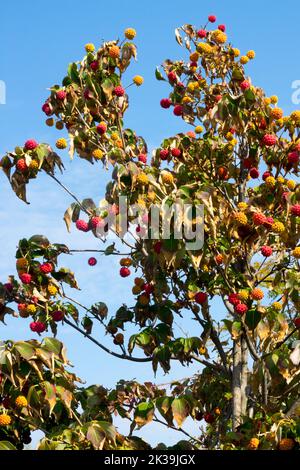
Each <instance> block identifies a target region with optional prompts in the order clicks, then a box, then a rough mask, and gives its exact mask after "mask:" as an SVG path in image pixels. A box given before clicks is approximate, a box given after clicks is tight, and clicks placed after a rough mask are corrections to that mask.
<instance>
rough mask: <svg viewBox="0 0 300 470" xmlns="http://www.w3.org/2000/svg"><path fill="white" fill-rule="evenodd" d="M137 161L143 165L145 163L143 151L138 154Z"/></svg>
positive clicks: (145, 158)
mask: <svg viewBox="0 0 300 470" xmlns="http://www.w3.org/2000/svg"><path fill="white" fill-rule="evenodd" d="M138 161H139V162H141V163H143V164H144V165H146V163H147V155H145V154H144V153H140V154H139V156H138Z"/></svg>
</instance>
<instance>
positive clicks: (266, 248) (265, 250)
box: [260, 245, 273, 258]
mask: <svg viewBox="0 0 300 470" xmlns="http://www.w3.org/2000/svg"><path fill="white" fill-rule="evenodd" d="M260 252H261V254H262V255H263V256H265V257H266V258H268V257H269V256H272V253H273V250H272V248H271V247H270V246H267V245H264V246H262V247H261V250H260Z"/></svg>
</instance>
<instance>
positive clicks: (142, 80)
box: [132, 75, 144, 86]
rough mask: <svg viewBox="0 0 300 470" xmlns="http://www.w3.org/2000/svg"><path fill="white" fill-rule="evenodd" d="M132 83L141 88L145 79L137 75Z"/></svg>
mask: <svg viewBox="0 0 300 470" xmlns="http://www.w3.org/2000/svg"><path fill="white" fill-rule="evenodd" d="M132 81H133V83H135V85H137V86H141V85H143V83H144V79H143V77H141V75H135V77H133V79H132Z"/></svg>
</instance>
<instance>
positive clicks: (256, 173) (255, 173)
mask: <svg viewBox="0 0 300 470" xmlns="http://www.w3.org/2000/svg"><path fill="white" fill-rule="evenodd" d="M249 175H250V176H251V178H253V179H256V178H258V177H259V171H258V169H257V168H251V169H250V171H249Z"/></svg>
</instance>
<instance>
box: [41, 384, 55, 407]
mask: <svg viewBox="0 0 300 470" xmlns="http://www.w3.org/2000/svg"><path fill="white" fill-rule="evenodd" d="M41 387H42V389H43V390H44V392H45V397H44V398H45V400H46V401H47V402H48V404H49V414H51V413H52V411H53V408H54V407H55V405H56V393H55V388H54V385H53V384H51V383H50V382H43V383H42V384H41Z"/></svg>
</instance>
